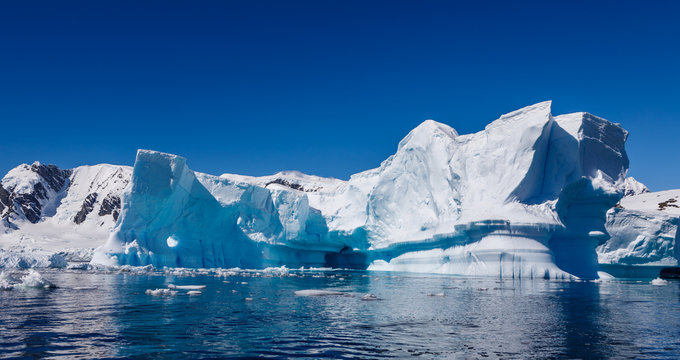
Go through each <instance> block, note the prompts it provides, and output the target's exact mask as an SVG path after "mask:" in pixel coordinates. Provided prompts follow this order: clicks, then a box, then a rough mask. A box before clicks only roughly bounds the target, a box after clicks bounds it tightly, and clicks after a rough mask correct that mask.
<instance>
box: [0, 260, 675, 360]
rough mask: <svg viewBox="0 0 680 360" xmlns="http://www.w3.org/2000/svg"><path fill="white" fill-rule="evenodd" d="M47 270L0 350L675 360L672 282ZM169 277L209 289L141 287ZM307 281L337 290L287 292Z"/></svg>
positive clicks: (5, 316) (17, 299) (8, 323)
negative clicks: (47, 285)
mask: <svg viewBox="0 0 680 360" xmlns="http://www.w3.org/2000/svg"><path fill="white" fill-rule="evenodd" d="M20 275H21V274H20V273H16V274H15V277H18V276H20ZM42 275H43V277H44V278H46V279H48V280H49V281H51V282H52V283H54V284H55V285H56V286H57V288H54V289H14V290H10V291H0V358H29V359H31V358H44V357H65V358H88V359H89V358H140V359H173V358H185V359H199V358H252V357H262V358H292V357H307V358H357V359H371V358H423V359H430V358H453V359H455V358H461V359H467V358H505V359H531V358H612V359H625V358H653V359H659V358H668V359H678V358H680V282H670V283H669V284H668V285H665V286H654V285H651V284H650V280H651V279H630V280H615V281H604V282H556V281H546V280H503V281H501V280H497V279H479V278H463V277H452V276H436V275H421V274H402V273H382V272H367V271H323V270H316V271H299V270H296V271H286V270H285V269H283V270H275V271H269V272H253V271H250V272H248V271H202V272H181V271H178V272H171V271H165V272H163V271H161V272H158V271H138V272H135V271H132V272H125V271H123V272H93V271H75V270H51V271H45V272H42ZM170 284H175V285H205V286H206V288H205V289H204V290H202V291H201V294H200V295H187V291H188V290H182V289H176V291H178V292H177V294H175V295H165V296H154V295H148V294H147V293H146V290H147V289H149V290H154V289H159V288H167V287H168V285H170ZM310 289H314V290H329V291H335V292H339V293H340V294H336V295H326V296H298V295H296V294H295V292H296V291H299V290H310ZM366 294H372V295H374V296H375V297H376V298H377V299H372V300H367V299H365V298H364V296H365V295H366Z"/></svg>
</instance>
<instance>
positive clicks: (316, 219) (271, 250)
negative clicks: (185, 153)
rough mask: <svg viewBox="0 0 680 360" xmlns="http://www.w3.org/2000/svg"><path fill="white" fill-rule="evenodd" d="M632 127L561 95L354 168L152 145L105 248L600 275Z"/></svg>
mask: <svg viewBox="0 0 680 360" xmlns="http://www.w3.org/2000/svg"><path fill="white" fill-rule="evenodd" d="M626 136H627V133H626V132H625V130H623V129H622V128H621V127H620V126H619V125H617V124H613V123H610V122H608V121H606V120H603V119H600V118H597V117H595V116H592V115H589V114H586V113H576V114H568V115H562V116H557V117H553V116H552V115H551V114H550V102H543V103H539V104H536V105H533V106H529V107H526V108H523V109H520V110H517V111H515V112H512V113H510V114H506V115H503V116H501V118H499V119H498V120H496V121H494V122H492V123H491V124H489V125H488V126H487V127H486V128H485V130H483V131H481V132H478V133H475V134H468V135H459V134H458V133H457V132H456V131H455V130H454V129H453V128H451V127H449V126H447V125H444V124H440V123H437V122H435V121H432V120H428V121H425V122H424V123H422V124H421V125H419V126H418V127H417V128H415V129H414V130H413V131H411V132H410V133H409V134H408V135H407V136H406V137H405V138H404V139H403V140H402V141H401V142H400V143H399V146H398V148H397V152H396V153H395V154H394V155H392V156H391V157H390V158H388V159H387V160H385V161H384V162H383V163H382V164H381V165H380V167H378V168H376V169H372V170H368V171H365V172H362V173H359V174H356V175H353V176H352V177H351V178H350V180H348V181H340V180H337V179H324V178H319V177H313V176H307V175H304V174H300V173H295V172H287V173H279V174H276V175H272V176H269V177H263V178H252V177H245V176H239V175H230V174H225V175H222V176H219V177H218V176H211V175H206V174H196V173H194V172H192V171H191V170H189V169H188V168H187V167H186V165H185V161H184V159H183V158H181V157H177V156H174V155H169V154H163V153H158V152H153V151H146V150H140V151H139V152H138V155H137V160H136V162H135V167H134V171H133V178H132V184H131V186H130V188H129V191H128V192H127V193H126V194H125V196H124V202H123V209H122V213H121V219H120V220H119V222H118V225H117V227H116V228H115V230H114V232H113V233H112V235H111V237H110V239H109V241H108V242H107V244H106V245H105V246H103V247H102V248H100V249H98V251H97V254H98V255H97V257H96V258H95V260H94V261H95V262H103V263H107V264H133V265H137V264H140V265H141V264H154V265H159V266H190V267H206V266H263V264H288V265H293V264H303V265H326V266H352V267H363V268H366V267H368V268H370V269H380V270H405V271H415V272H440V273H455V274H468V275H494V276H498V275H500V276H504V277H506V276H510V277H517V276H522V277H523V276H529V277H549V278H556V277H570V276H578V277H583V278H594V277H596V276H597V257H596V254H595V247H596V246H597V245H598V244H601V243H602V242H603V241H604V240H606V239H607V238H608V235H607V232H606V229H605V226H604V223H605V216H606V215H605V214H606V212H607V210H608V209H609V208H611V207H612V206H613V205H614V204H616V203H617V201H618V200H619V199H620V198H621V196H622V193H623V188H624V186H623V184H624V180H625V173H626V169H627V167H628V158H627V156H626V153H625V150H624V143H625V139H626Z"/></svg>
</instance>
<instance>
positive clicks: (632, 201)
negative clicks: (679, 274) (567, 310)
mask: <svg viewBox="0 0 680 360" xmlns="http://www.w3.org/2000/svg"><path fill="white" fill-rule="evenodd" d="M676 201H680V190H667V191H659V192H647V193H641V194H638V195H633V196H627V197H624V198H623V199H621V201H620V203H619V204H620V205H619V207H616V208H613V209H611V210H609V211H608V213H607V223H606V227H607V231H608V232H609V234H610V235H611V239H609V240H608V241H607V242H606V243H604V244H602V245H601V246H599V247H598V248H597V254H598V260H599V262H600V263H605V264H622V265H663V266H677V265H678V258H679V257H680V249H678V248H677V246H676V244H677V243H678V239H679V238H680V232H679V231H678V225H679V223H680V208H679V207H677V206H678V205H676V204H680V203H676Z"/></svg>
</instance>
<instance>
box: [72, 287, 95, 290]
mask: <svg viewBox="0 0 680 360" xmlns="http://www.w3.org/2000/svg"><path fill="white" fill-rule="evenodd" d="M73 290H97V287H96V286H76V287H74V288H73Z"/></svg>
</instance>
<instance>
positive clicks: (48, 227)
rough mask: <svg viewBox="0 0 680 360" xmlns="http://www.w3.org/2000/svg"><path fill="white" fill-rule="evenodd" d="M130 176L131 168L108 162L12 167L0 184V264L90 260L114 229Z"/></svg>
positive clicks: (61, 262)
mask: <svg viewBox="0 0 680 360" xmlns="http://www.w3.org/2000/svg"><path fill="white" fill-rule="evenodd" d="M131 175H132V168H131V167H129V166H115V165H107V164H101V165H94V166H80V167H77V168H74V169H60V168H58V167H57V166H54V165H45V164H40V163H38V162H36V163H33V164H32V165H27V164H22V165H20V166H17V167H16V168H14V169H12V170H10V171H9V172H8V173H7V175H6V176H5V177H4V178H3V179H2V181H1V182H0V218H1V221H0V224H1V225H0V247H1V248H0V259H3V261H0V267H2V266H3V264H4V265H5V266H9V265H7V264H8V263H9V264H20V265H19V267H30V266H33V265H36V266H39V265H40V264H52V263H58V264H61V265H64V264H65V262H63V261H58V260H54V261H52V260H49V259H51V257H52V255H54V254H55V253H62V254H63V255H66V257H67V259H75V260H77V259H83V260H84V259H89V258H90V257H91V252H92V250H93V249H94V248H95V247H96V246H98V245H100V244H101V243H103V242H104V241H105V240H106V238H107V237H108V233H109V232H110V231H111V229H112V228H113V226H114V224H115V222H116V220H117V218H118V216H119V214H120V207H121V205H120V204H121V198H122V194H123V189H124V188H125V187H126V186H127V185H128V184H129V182H130V178H131ZM22 264H23V265H22Z"/></svg>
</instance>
